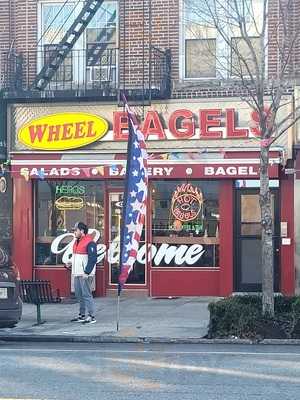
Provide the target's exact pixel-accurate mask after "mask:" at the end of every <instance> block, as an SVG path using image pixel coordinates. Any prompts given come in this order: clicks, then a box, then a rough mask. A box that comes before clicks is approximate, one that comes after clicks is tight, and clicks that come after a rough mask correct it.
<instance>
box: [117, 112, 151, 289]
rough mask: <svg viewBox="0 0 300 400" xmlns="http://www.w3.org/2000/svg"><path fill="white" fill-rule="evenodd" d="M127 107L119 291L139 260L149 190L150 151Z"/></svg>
mask: <svg viewBox="0 0 300 400" xmlns="http://www.w3.org/2000/svg"><path fill="white" fill-rule="evenodd" d="M126 111H127V115H128V127H129V138H128V149H127V164H126V183H125V191H124V199H123V214H122V216H123V220H122V228H121V240H120V275H119V285H118V293H119V294H120V292H121V290H122V288H123V286H124V284H125V283H126V281H127V278H128V275H129V273H130V271H131V270H132V269H133V266H134V263H135V261H136V257H137V252H138V248H139V242H140V238H141V234H142V230H143V226H144V222H145V217H146V202H147V192H148V177H147V151H146V144H145V139H144V135H143V134H142V132H141V131H140V130H139V127H138V123H137V119H136V117H135V114H134V113H133V112H132V111H131V110H130V109H129V107H128V105H126Z"/></svg>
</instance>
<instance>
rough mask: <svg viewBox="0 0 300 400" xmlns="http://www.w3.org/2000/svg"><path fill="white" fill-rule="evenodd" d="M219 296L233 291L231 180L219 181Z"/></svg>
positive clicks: (227, 294)
mask: <svg viewBox="0 0 300 400" xmlns="http://www.w3.org/2000/svg"><path fill="white" fill-rule="evenodd" d="M219 210H220V232H219V237H220V289H219V292H220V296H229V295H231V294H232V292H233V187H232V181H231V180H226V179H224V180H223V181H221V182H220V203H219Z"/></svg>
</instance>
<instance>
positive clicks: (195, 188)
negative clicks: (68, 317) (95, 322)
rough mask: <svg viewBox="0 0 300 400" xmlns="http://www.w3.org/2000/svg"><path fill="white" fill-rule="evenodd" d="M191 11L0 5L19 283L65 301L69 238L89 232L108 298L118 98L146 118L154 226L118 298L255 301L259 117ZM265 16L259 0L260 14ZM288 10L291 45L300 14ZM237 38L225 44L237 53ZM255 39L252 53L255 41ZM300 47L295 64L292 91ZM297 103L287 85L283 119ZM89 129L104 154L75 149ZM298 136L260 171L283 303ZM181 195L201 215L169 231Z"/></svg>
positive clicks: (94, 147)
mask: <svg viewBox="0 0 300 400" xmlns="http://www.w3.org/2000/svg"><path fill="white" fill-rule="evenodd" d="M186 1H187V3H188V4H187V5H186V3H185V2H184V1H183V0H164V1H162V0H129V1H128V0H127V1H124V0H119V1H116V0H106V1H100V0H98V1H94V2H92V1H87V2H86V3H85V5H84V4H83V3H82V2H80V1H78V2H76V1H75V2H71V1H65V2H64V1H61V2H60V1H56V2H53V1H50V0H49V1H47V0H40V1H37V0H10V1H8V0H0V52H1V54H0V57H1V58H0V74H1V75H0V80H1V87H2V102H1V105H2V109H3V110H5V111H6V112H5V113H4V117H5V118H4V117H3V121H2V130H1V133H2V135H3V138H5V137H6V135H7V137H8V158H9V159H10V161H11V173H12V177H13V190H14V202H15V203H14V211H13V212H14V215H13V221H14V223H13V256H14V258H15V260H16V262H17V264H19V265H20V269H21V274H22V276H23V278H32V277H36V278H47V279H50V280H51V281H52V283H53V286H54V287H56V288H59V289H60V290H61V293H62V294H63V295H68V294H69V292H70V290H71V286H72V280H71V278H70V276H69V271H68V270H66V269H65V268H64V264H65V263H66V261H67V260H68V256H69V254H70V240H71V239H72V236H71V235H70V233H69V230H70V228H71V226H72V225H74V222H76V221H77V220H80V219H83V220H85V221H87V223H88V225H89V226H90V227H91V228H92V229H94V230H95V232H96V238H97V241H98V250H99V259H98V261H99V262H98V266H97V275H96V286H95V290H96V294H97V295H101V296H103V295H106V294H107V293H109V291H110V290H113V289H114V288H115V284H116V279H117V274H118V243H119V242H118V238H119V233H120V224H121V221H120V205H121V204H122V191H123V185H124V165H125V164H124V163H125V159H126V138H127V136H126V128H127V120H126V114H125V113H124V112H123V108H122V101H121V98H120V92H123V93H125V94H126V97H127V99H128V101H130V102H131V103H133V104H134V106H135V108H136V111H137V113H138V114H139V117H140V119H141V128H142V131H143V132H144V134H145V136H146V139H147V142H148V152H149V154H150V159H149V173H150V184H149V204H148V215H147V223H146V226H145V230H144V234H143V241H142V242H141V246H140V251H139V256H138V262H137V263H136V265H135V268H134V270H133V271H132V273H131V275H130V278H129V281H128V284H127V286H126V289H127V290H138V291H142V292H145V293H147V294H149V295H151V296H169V295H199V296H200V295H221V296H225V295H229V294H231V293H232V292H241V291H242V292H245V291H258V290H260V288H261V267H260V228H259V227H260V224H259V221H260V215H259V203H258V191H259V181H258V179H259V150H260V148H259V142H258V141H257V138H256V137H255V136H256V135H255V127H254V128H253V126H255V115H254V114H253V113H251V110H250V109H249V106H248V105H247V103H246V102H245V101H242V100H241V98H240V96H241V95H242V94H245V88H243V86H242V85H241V84H240V81H239V80H238V79H237V77H236V76H234V74H233V73H232V71H233V66H234V64H235V63H237V60H236V59H235V58H234V54H233V53H230V47H228V46H226V42H224V40H222V37H220V36H219V35H218V34H217V33H216V32H212V31H209V30H208V29H207V27H206V28H205V29H204V28H203V26H204V25H205V21H204V22H203V17H202V15H201V13H197V10H196V12H195V8H194V6H195V4H197V2H194V0H186ZM253 1H254V0H253ZM189 3H190V4H189ZM260 3H261V2H260V1H254V5H255V7H254V8H255V12H258V14H259V12H260V8H259V7H260ZM286 7H289V8H288V11H289V12H288V13H286V15H287V20H286V24H285V27H286V29H287V30H288V31H289V32H290V35H291V37H292V36H293V34H294V33H295V32H296V30H297V29H298V28H297V24H298V21H299V17H300V2H299V1H298V0H293V1H289V2H288V1H287V4H286ZM96 9H97V10H96ZM83 10H84V11H83ZM279 15H280V10H279V5H278V1H277V0H271V1H270V2H269V21H270V23H269V26H268V38H267V41H268V52H267V61H266V62H267V75H268V77H269V78H270V80H271V79H272V78H274V77H276V76H277V74H278V65H279V62H280V52H278V47H277V43H279V42H280V41H281V40H283V33H282V26H281V25H280V24H279V25H280V27H279V29H278V21H279V18H278V17H279ZM199 26H200V27H201V29H200V28H199ZM239 39H240V38H239V37H234V36H233V37H232V40H235V41H236V43H237V46H240V42H239ZM251 40H253V43H254V44H255V43H256V41H257V40H258V38H257V37H256V36H255V34H254V33H253V34H252V33H251ZM299 46H300V44H299V43H297V44H296V45H295V48H294V51H293V54H292V56H291V57H290V59H289V69H288V72H289V74H291V75H292V76H293V78H295V80H294V81H295V82H296V78H297V74H298V72H299V71H298V68H299V57H300V51H299V49H300V48H299ZM207 49H209V51H208V50H207ZM221 53H222V54H221ZM220 54H221V56H220V57H223V61H224V62H223V63H222V64H220V63H219V62H217V61H216V60H217V58H218V56H219V55H220ZM224 54H225V55H226V57H224ZM293 99H294V87H293V85H289V86H287V87H286V88H285V94H284V97H283V103H284V104H285V105H284V106H283V107H282V108H281V110H280V116H281V117H284V116H285V115H288V114H289V112H290V111H291V108H290V107H292V104H294V103H295V102H293ZM4 120H5V121H4ZM96 126H97V127H98V128H97V131H93V133H95V136H96V137H97V140H94V141H90V142H88V143H89V144H87V142H85V143H81V144H77V145H74V143H73V144H72V146H70V143H69V142H68V140H69V139H70V138H71V137H72V139H75V138H76V139H78V142H80V140H79V139H80V138H81V136H84V132H85V134H86V135H87V136H88V135H89V133H90V134H91V135H92V133H91V132H92V128H94V127H96ZM105 127H107V128H105ZM89 128H90V129H91V131H88V129H89ZM95 129H96V128H95ZM293 135H294V130H293V129H292V128H290V129H288V130H287V131H286V134H285V135H283V136H282V137H281V138H280V140H278V141H277V142H275V143H274V145H273V146H272V149H271V153H270V171H269V172H270V178H271V188H272V199H273V200H272V201H273V212H274V249H275V259H274V264H275V286H276V290H277V291H280V292H282V293H285V294H292V293H294V291H295V289H296V288H297V282H296V276H295V267H294V243H295V241H294V240H295V238H294V210H293V206H292V205H293V203H294V176H293V175H288V174H286V173H285V166H286V165H288V166H290V165H291V164H292V163H293V160H292V159H293V152H292V150H293V149H292V146H293V140H294V139H293ZM3 143H4V139H3ZM178 195H180V196H185V199H187V204H186V205H185V207H186V208H188V209H190V208H191V207H195V210H196V211H195V210H194V211H195V215H196V216H195V217H194V218H193V219H189V218H185V216H183V217H180V218H178V212H177V211H178V210H177V211H176V210H175V208H176V207H177V208H178V207H179V206H180V204H178V203H176V199H177V197H178ZM176 196H177V197H176ZM188 199H192V200H188ZM287 202H289V204H291V207H288V208H287V207H286V206H285V205H286V204H287ZM176 204H177V205H176ZM181 211H183V210H181ZM185 214H186V213H184V215H185ZM147 248H149V249H150V250H149V252H147V251H146V249H147Z"/></svg>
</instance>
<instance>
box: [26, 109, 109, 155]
mask: <svg viewBox="0 0 300 400" xmlns="http://www.w3.org/2000/svg"><path fill="white" fill-rule="evenodd" d="M107 131H108V122H107V121H106V120H105V119H104V118H101V117H98V116H96V115H92V114H87V113H60V114H52V115H48V116H45V117H41V118H37V119H35V120H33V121H31V122H29V123H28V124H26V125H24V126H23V127H22V128H21V129H20V130H19V132H18V140H19V142H20V143H22V144H23V145H25V146H26V147H30V148H32V149H35V150H49V151H53V150H55V151H59V150H69V149H75V148H78V147H83V146H87V145H89V144H91V143H93V142H95V141H97V140H100V139H101V138H102V137H103V136H104V135H105V134H106V132H107Z"/></svg>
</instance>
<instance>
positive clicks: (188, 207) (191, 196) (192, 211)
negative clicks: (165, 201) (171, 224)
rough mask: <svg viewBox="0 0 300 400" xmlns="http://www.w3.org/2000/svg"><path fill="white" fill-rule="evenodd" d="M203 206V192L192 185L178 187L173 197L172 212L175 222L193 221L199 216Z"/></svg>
mask: <svg viewBox="0 0 300 400" xmlns="http://www.w3.org/2000/svg"><path fill="white" fill-rule="evenodd" d="M202 204H203V195H202V192H201V190H199V189H198V188H196V187H195V186H193V185H191V184H190V183H187V184H182V185H180V186H177V188H176V190H175V192H174V193H173V196H172V202H171V212H172V215H173V217H174V218H175V220H177V221H181V222H188V221H193V220H194V219H196V218H197V216H198V215H199V213H200V211H201V209H202Z"/></svg>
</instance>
